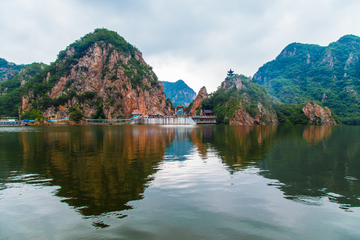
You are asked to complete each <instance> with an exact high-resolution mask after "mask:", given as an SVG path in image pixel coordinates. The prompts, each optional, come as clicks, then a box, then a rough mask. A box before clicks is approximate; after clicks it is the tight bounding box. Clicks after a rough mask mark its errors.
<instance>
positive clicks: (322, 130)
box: [303, 125, 332, 143]
mask: <svg viewBox="0 0 360 240" xmlns="http://www.w3.org/2000/svg"><path fill="white" fill-rule="evenodd" d="M331 129H332V127H329V126H325V125H323V126H308V127H307V128H306V129H305V130H304V133H303V136H304V139H305V140H306V141H308V142H311V143H317V142H318V141H320V140H322V139H324V138H325V137H328V136H329V135H330V134H331Z"/></svg>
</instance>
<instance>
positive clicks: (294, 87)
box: [254, 35, 360, 123]
mask: <svg viewBox="0 0 360 240" xmlns="http://www.w3.org/2000/svg"><path fill="white" fill-rule="evenodd" d="M359 59H360V37H358V36H354V35H345V36H343V37H341V38H340V39H339V40H338V41H336V42H333V43H330V44H329V45H328V46H325V47H323V46H319V45H314V44H302V43H291V44H289V45H288V46H287V47H285V48H284V50H282V51H281V53H280V54H279V55H278V56H277V57H276V59H275V60H273V61H270V62H268V63H266V64H264V65H263V66H262V67H260V68H259V70H258V71H257V72H256V73H255V75H254V79H255V80H256V81H257V83H259V84H260V85H262V86H264V87H265V88H266V90H267V92H268V93H269V94H270V96H271V97H272V99H273V101H275V102H282V103H295V104H298V103H304V102H307V101H313V100H315V101H318V102H321V103H322V104H323V105H324V106H327V107H329V108H331V109H332V110H333V112H334V113H335V114H337V115H339V116H340V118H341V120H342V121H343V122H345V123H347V122H349V121H352V120H353V119H359V118H360V97H359V93H360V60H359Z"/></svg>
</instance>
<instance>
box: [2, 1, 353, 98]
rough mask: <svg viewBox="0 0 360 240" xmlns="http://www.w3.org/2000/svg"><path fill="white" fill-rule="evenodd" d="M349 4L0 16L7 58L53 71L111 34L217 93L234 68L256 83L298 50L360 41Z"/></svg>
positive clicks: (62, 7)
mask: <svg viewBox="0 0 360 240" xmlns="http://www.w3.org/2000/svg"><path fill="white" fill-rule="evenodd" d="M358 9H360V2H358V1H355V0H349V1H346V3H344V2H343V1H340V0H317V1H313V0H302V1H288V0H272V1H269V0H254V1H247V0H227V1H215V0H206V1H205V0H197V1H193V0H192V1H190V0H178V1H165V0H152V1H146V0H131V1H130V0H123V1H115V0H103V1H95V0H86V1H85V0H78V1H71V0H62V1H60V0H37V1H35V0H14V1H5V2H3V3H2V8H1V9H0V32H1V33H2V44H1V46H0V57H2V58H5V59H7V60H8V61H12V62H15V63H31V62H45V63H50V62H52V61H54V60H55V59H56V55H57V53H58V52H59V51H60V50H63V49H64V48H65V47H66V46H67V45H69V44H71V43H72V42H73V41H75V40H76V39H79V38H80V37H82V36H84V35H85V34H86V33H89V32H92V31H93V30H94V29H95V28H99V27H105V28H108V29H110V30H114V31H116V32H118V33H119V34H120V35H121V36H123V37H124V38H125V39H126V40H127V41H129V42H130V43H131V44H133V45H135V46H136V47H137V48H139V49H140V50H141V51H142V52H143V56H144V58H145V61H147V62H148V63H149V64H150V65H152V66H153V67H154V70H155V72H156V74H157V75H158V77H159V79H161V80H168V81H176V80H178V79H180V78H181V79H183V80H184V81H185V82H186V83H187V84H188V85H190V86H191V87H192V88H194V90H195V91H198V90H199V89H200V87H202V86H204V85H205V86H207V87H208V90H209V91H214V90H216V87H217V86H219V85H220V83H221V81H223V79H224V78H225V76H226V71H227V70H228V69H229V68H232V69H234V70H235V72H237V73H241V74H245V75H248V76H252V75H253V74H254V73H255V72H256V71H257V69H258V68H259V67H261V66H262V65H263V64H264V63H266V62H267V61H270V60H272V59H274V58H275V57H276V56H277V55H278V54H279V53H280V51H281V50H282V49H283V48H284V47H285V46H286V45H288V44H289V43H291V42H303V43H314V44H321V45H328V44H329V43H330V42H332V41H336V40H337V39H339V38H340V37H341V36H343V35H345V34H355V35H360V29H359V28H358V26H357V23H358V22H360V21H359V20H360V15H359V14H358V13H357V10H358Z"/></svg>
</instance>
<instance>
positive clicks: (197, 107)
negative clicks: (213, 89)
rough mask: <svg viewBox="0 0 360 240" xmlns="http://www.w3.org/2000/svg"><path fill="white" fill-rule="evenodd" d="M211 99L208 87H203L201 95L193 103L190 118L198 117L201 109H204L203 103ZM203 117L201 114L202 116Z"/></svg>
mask: <svg viewBox="0 0 360 240" xmlns="http://www.w3.org/2000/svg"><path fill="white" fill-rule="evenodd" d="M208 97H209V95H208V93H207V90H206V87H205V86H204V87H202V88H201V89H200V91H199V93H198V94H197V95H196V98H195V100H194V101H193V103H192V106H191V108H190V111H189V115H190V116H194V115H197V112H198V111H199V110H200V112H201V107H202V101H204V100H205V99H207V98H208ZM200 115H201V114H200Z"/></svg>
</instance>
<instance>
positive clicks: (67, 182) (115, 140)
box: [22, 126, 175, 216]
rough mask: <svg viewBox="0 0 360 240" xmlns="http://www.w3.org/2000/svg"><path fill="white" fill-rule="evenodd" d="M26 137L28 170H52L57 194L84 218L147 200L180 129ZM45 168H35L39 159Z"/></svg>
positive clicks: (110, 129) (106, 130)
mask: <svg viewBox="0 0 360 240" xmlns="http://www.w3.org/2000/svg"><path fill="white" fill-rule="evenodd" d="M70 130H71V131H69V128H64V131H59V130H58V129H57V130H56V131H47V132H42V133H31V134H28V133H23V134H24V135H25V136H24V138H23V142H22V143H23V146H24V159H25V162H24V168H25V169H24V170H25V171H26V172H32V173H33V172H36V173H41V172H48V174H49V175H50V176H49V177H50V178H52V179H53V184H54V185H59V186H60V189H59V190H58V192H57V195H58V196H60V197H63V198H64V200H63V201H65V202H67V203H68V204H69V205H71V206H74V207H76V208H77V209H78V210H79V211H80V212H81V213H82V214H83V215H86V216H89V215H99V214H101V213H106V212H112V211H120V210H123V209H126V208H128V206H126V203H127V202H128V201H131V200H137V199H141V198H142V193H143V192H144V190H145V187H146V184H147V182H148V181H149V180H150V179H149V176H151V175H152V174H153V173H155V172H156V165H157V163H159V162H160V161H162V160H163V156H164V152H165V149H166V145H167V144H168V143H169V142H171V141H172V139H173V135H174V132H175V130H174V129H167V128H158V127H147V126H137V127H133V126H124V127H122V128H117V127H111V126H109V127H74V128H71V129H70ZM39 158H42V159H43V160H41V161H40V162H42V164H43V165H42V166H39V169H33V167H32V166H33V165H34V160H35V159H37V161H38V160H39Z"/></svg>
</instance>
